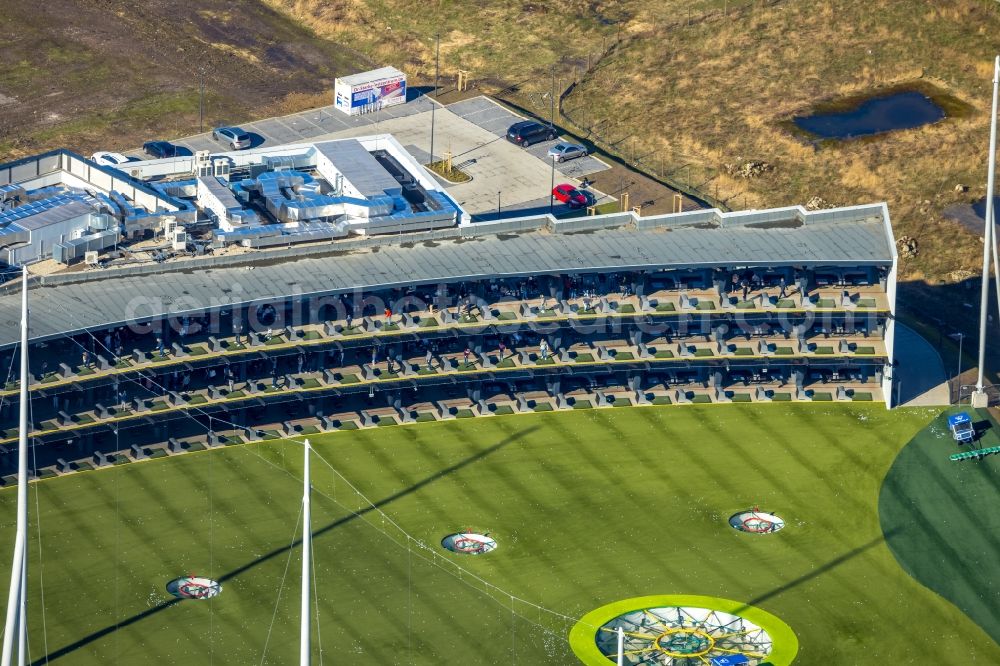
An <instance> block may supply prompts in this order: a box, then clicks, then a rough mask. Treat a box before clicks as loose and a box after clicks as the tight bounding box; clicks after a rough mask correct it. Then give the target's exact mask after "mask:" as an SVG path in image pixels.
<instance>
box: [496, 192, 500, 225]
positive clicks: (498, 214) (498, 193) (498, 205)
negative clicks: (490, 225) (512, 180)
mask: <svg viewBox="0 0 1000 666" xmlns="http://www.w3.org/2000/svg"><path fill="white" fill-rule="evenodd" d="M497 219H498V220H499V219H500V191H499V190H497Z"/></svg>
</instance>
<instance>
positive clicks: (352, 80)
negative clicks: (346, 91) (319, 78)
mask: <svg viewBox="0 0 1000 666" xmlns="http://www.w3.org/2000/svg"><path fill="white" fill-rule="evenodd" d="M403 75H404V74H403V73H402V72H401V71H399V70H398V69H396V68H395V67H380V68H379V69H373V70H372V71H370V72H358V73H357V74H349V75H347V76H341V77H338V78H337V81H340V82H341V83H343V84H345V85H349V86H356V85H358V84H362V83H371V82H372V81H381V80H382V79H389V78H393V77H397V76H403Z"/></svg>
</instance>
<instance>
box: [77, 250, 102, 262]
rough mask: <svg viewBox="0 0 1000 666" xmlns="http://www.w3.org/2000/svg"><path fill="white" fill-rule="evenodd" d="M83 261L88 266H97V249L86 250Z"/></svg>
mask: <svg viewBox="0 0 1000 666" xmlns="http://www.w3.org/2000/svg"><path fill="white" fill-rule="evenodd" d="M78 256H79V255H78ZM83 263H85V264H87V265H88V266H96V265H97V264H98V259H97V252H96V251H95V250H88V251H87V252H84V253H83Z"/></svg>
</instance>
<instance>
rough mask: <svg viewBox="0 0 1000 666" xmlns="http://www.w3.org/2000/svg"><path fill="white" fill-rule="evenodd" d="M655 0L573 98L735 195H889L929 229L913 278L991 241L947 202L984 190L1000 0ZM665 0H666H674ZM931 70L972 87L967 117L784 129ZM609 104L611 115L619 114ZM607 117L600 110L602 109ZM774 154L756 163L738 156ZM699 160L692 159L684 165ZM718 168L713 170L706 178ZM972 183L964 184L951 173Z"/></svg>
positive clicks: (712, 186)
mask: <svg viewBox="0 0 1000 666" xmlns="http://www.w3.org/2000/svg"><path fill="white" fill-rule="evenodd" d="M680 4H681V3H670V2H666V3H658V6H655V7H654V5H653V4H652V3H650V4H649V8H648V9H647V10H646V11H643V12H640V13H638V15H637V16H636V18H635V20H634V22H633V23H631V24H630V26H629V31H628V32H629V34H630V36H629V37H628V38H627V39H626V40H625V41H624V42H623V43H622V44H621V46H620V47H619V48H618V49H617V50H616V51H615V52H614V53H612V54H611V55H610V56H609V57H607V58H606V59H605V60H603V61H602V63H601V65H600V66H599V67H598V68H597V69H596V71H594V72H593V73H592V74H591V75H589V76H588V77H585V78H584V79H583V80H582V82H581V83H580V85H578V86H577V87H576V88H575V90H574V91H573V93H572V95H570V97H569V98H568V99H567V100H566V102H565V109H566V111H567V113H568V114H570V115H572V116H573V117H575V118H577V119H579V118H580V117H582V118H583V119H584V122H583V123H582V124H584V125H587V126H595V125H596V126H597V130H598V131H599V132H600V133H602V134H605V135H606V136H607V137H608V138H610V139H611V140H612V141H615V142H618V143H619V145H621V146H622V150H623V151H624V152H625V153H626V154H627V153H628V152H629V148H630V144H631V142H632V141H633V140H635V141H637V142H639V143H640V144H641V147H640V148H639V149H638V151H637V152H639V153H640V156H642V157H644V158H645V160H646V161H647V163H649V162H652V163H654V164H658V163H659V162H660V161H661V160H662V162H663V163H664V167H663V168H664V170H665V171H667V172H671V171H672V172H673V173H674V174H675V177H677V178H679V179H681V180H695V181H696V182H700V183H701V184H702V185H703V187H705V188H706V189H709V190H710V191H712V192H715V191H716V190H717V191H718V193H719V198H720V199H723V200H726V201H728V202H729V204H730V205H732V206H734V207H738V208H743V207H764V206H775V205H783V204H788V203H803V204H804V203H806V202H807V201H808V200H809V199H810V198H812V197H814V196H818V197H821V198H822V199H823V200H825V201H826V202H829V203H831V204H841V205H844V204H852V203H860V202H868V201H878V200H886V201H888V202H889V204H890V208H891V211H892V214H893V218H894V221H895V224H896V229H897V236H902V235H909V236H913V237H915V238H917V240H918V242H919V253H918V255H917V256H916V257H913V258H912V259H909V260H907V261H906V265H905V272H906V276H907V278H908V279H909V280H927V281H930V282H937V281H955V279H956V278H957V279H961V278H963V277H965V276H967V273H966V271H970V270H975V268H976V265H977V263H978V261H979V260H980V259H979V257H980V254H981V249H980V248H981V247H982V245H981V243H980V242H979V241H978V240H977V239H976V238H975V237H973V236H972V235H971V234H966V233H955V225H954V223H952V222H950V221H947V220H945V219H944V218H943V216H942V214H941V213H942V210H943V209H944V207H945V206H947V205H949V204H951V203H954V202H956V201H963V200H971V199H973V198H977V197H981V196H982V195H983V192H984V188H983V187H982V186H981V185H980V183H984V181H985V171H986V169H985V155H986V143H987V138H988V115H989V113H988V108H989V107H988V104H989V82H990V79H991V73H992V56H993V53H994V48H995V44H993V45H991V42H990V40H989V39H988V38H986V36H987V35H989V34H994V33H995V31H996V29H997V27H998V24H1000V16H998V14H997V12H996V10H995V9H994V8H992V7H991V6H990V5H991V4H993V3H984V2H982V1H975V0H951V1H947V2H920V1H912V2H899V1H891V0H875V1H872V0H864V1H862V0H836V1H834V0H825V1H820V2H815V3H795V2H773V3H772V2H767V3H754V4H753V5H752V6H750V7H747V6H746V4H745V3H744V6H743V7H742V8H741V9H740V11H738V12H737V11H733V10H732V5H733V4H736V3H732V4H731V5H730V8H731V9H730V15H729V16H728V17H722V16H721V15H718V14H717V15H714V16H712V17H711V18H710V19H706V20H701V21H692V22H691V23H690V25H689V24H687V21H686V19H685V16H684V15H680V16H678V15H675V14H672V13H671V11H670V7H669V5H675V6H676V7H679V6H680ZM665 5H666V6H665ZM915 81H916V82H921V83H922V84H924V85H928V86H933V87H936V88H938V89H939V90H940V91H942V92H943V93H946V94H949V95H951V96H953V97H955V98H957V99H958V100H961V101H964V102H966V103H968V104H969V105H970V106H971V107H972V108H971V111H970V112H968V113H966V114H964V115H965V117H960V118H951V119H948V120H946V121H944V122H941V123H939V124H936V125H933V126H927V127H924V128H920V129H915V130H908V131H900V132H893V133H890V134H886V135H883V136H879V137H873V138H870V139H862V140H852V141H846V142H839V143H836V142H823V143H822V144H819V143H814V142H812V141H810V140H808V139H806V138H803V137H801V136H797V135H796V134H794V133H793V132H790V131H789V129H788V124H789V123H788V121H789V120H790V119H791V118H792V117H793V116H795V115H799V114H802V113H804V112H808V110H809V109H810V108H811V107H812V106H813V105H814V104H816V103H817V102H821V101H826V100H831V99H836V98H838V97H843V96H850V95H857V94H864V93H866V92H868V91H872V90H877V89H883V88H887V87H890V86H893V85H896V84H901V83H902V84H906V83H909V82H915ZM609 119H613V120H610V121H609ZM602 121H603V124H601V123H602ZM749 160H760V161H763V162H767V163H769V164H770V165H772V166H773V169H772V170H770V171H768V172H766V173H764V174H763V175H761V176H759V177H756V178H751V179H744V178H741V177H739V176H735V177H734V176H731V175H729V174H727V173H726V172H725V169H724V166H725V165H726V164H738V163H742V162H745V161H749ZM685 165H691V166H685ZM706 181H707V183H706ZM958 184H962V185H965V186H971V187H970V189H969V191H967V192H960V193H959V192H956V191H955V186H956V185H958Z"/></svg>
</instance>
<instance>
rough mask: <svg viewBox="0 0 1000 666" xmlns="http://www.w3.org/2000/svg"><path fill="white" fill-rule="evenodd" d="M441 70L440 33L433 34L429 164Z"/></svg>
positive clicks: (432, 161)
mask: <svg viewBox="0 0 1000 666" xmlns="http://www.w3.org/2000/svg"><path fill="white" fill-rule="evenodd" d="M440 72H441V35H440V34H438V35H434V100H435V101H433V102H431V164H434V107H435V106H437V96H438V84H439V81H440V79H439V76H440Z"/></svg>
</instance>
